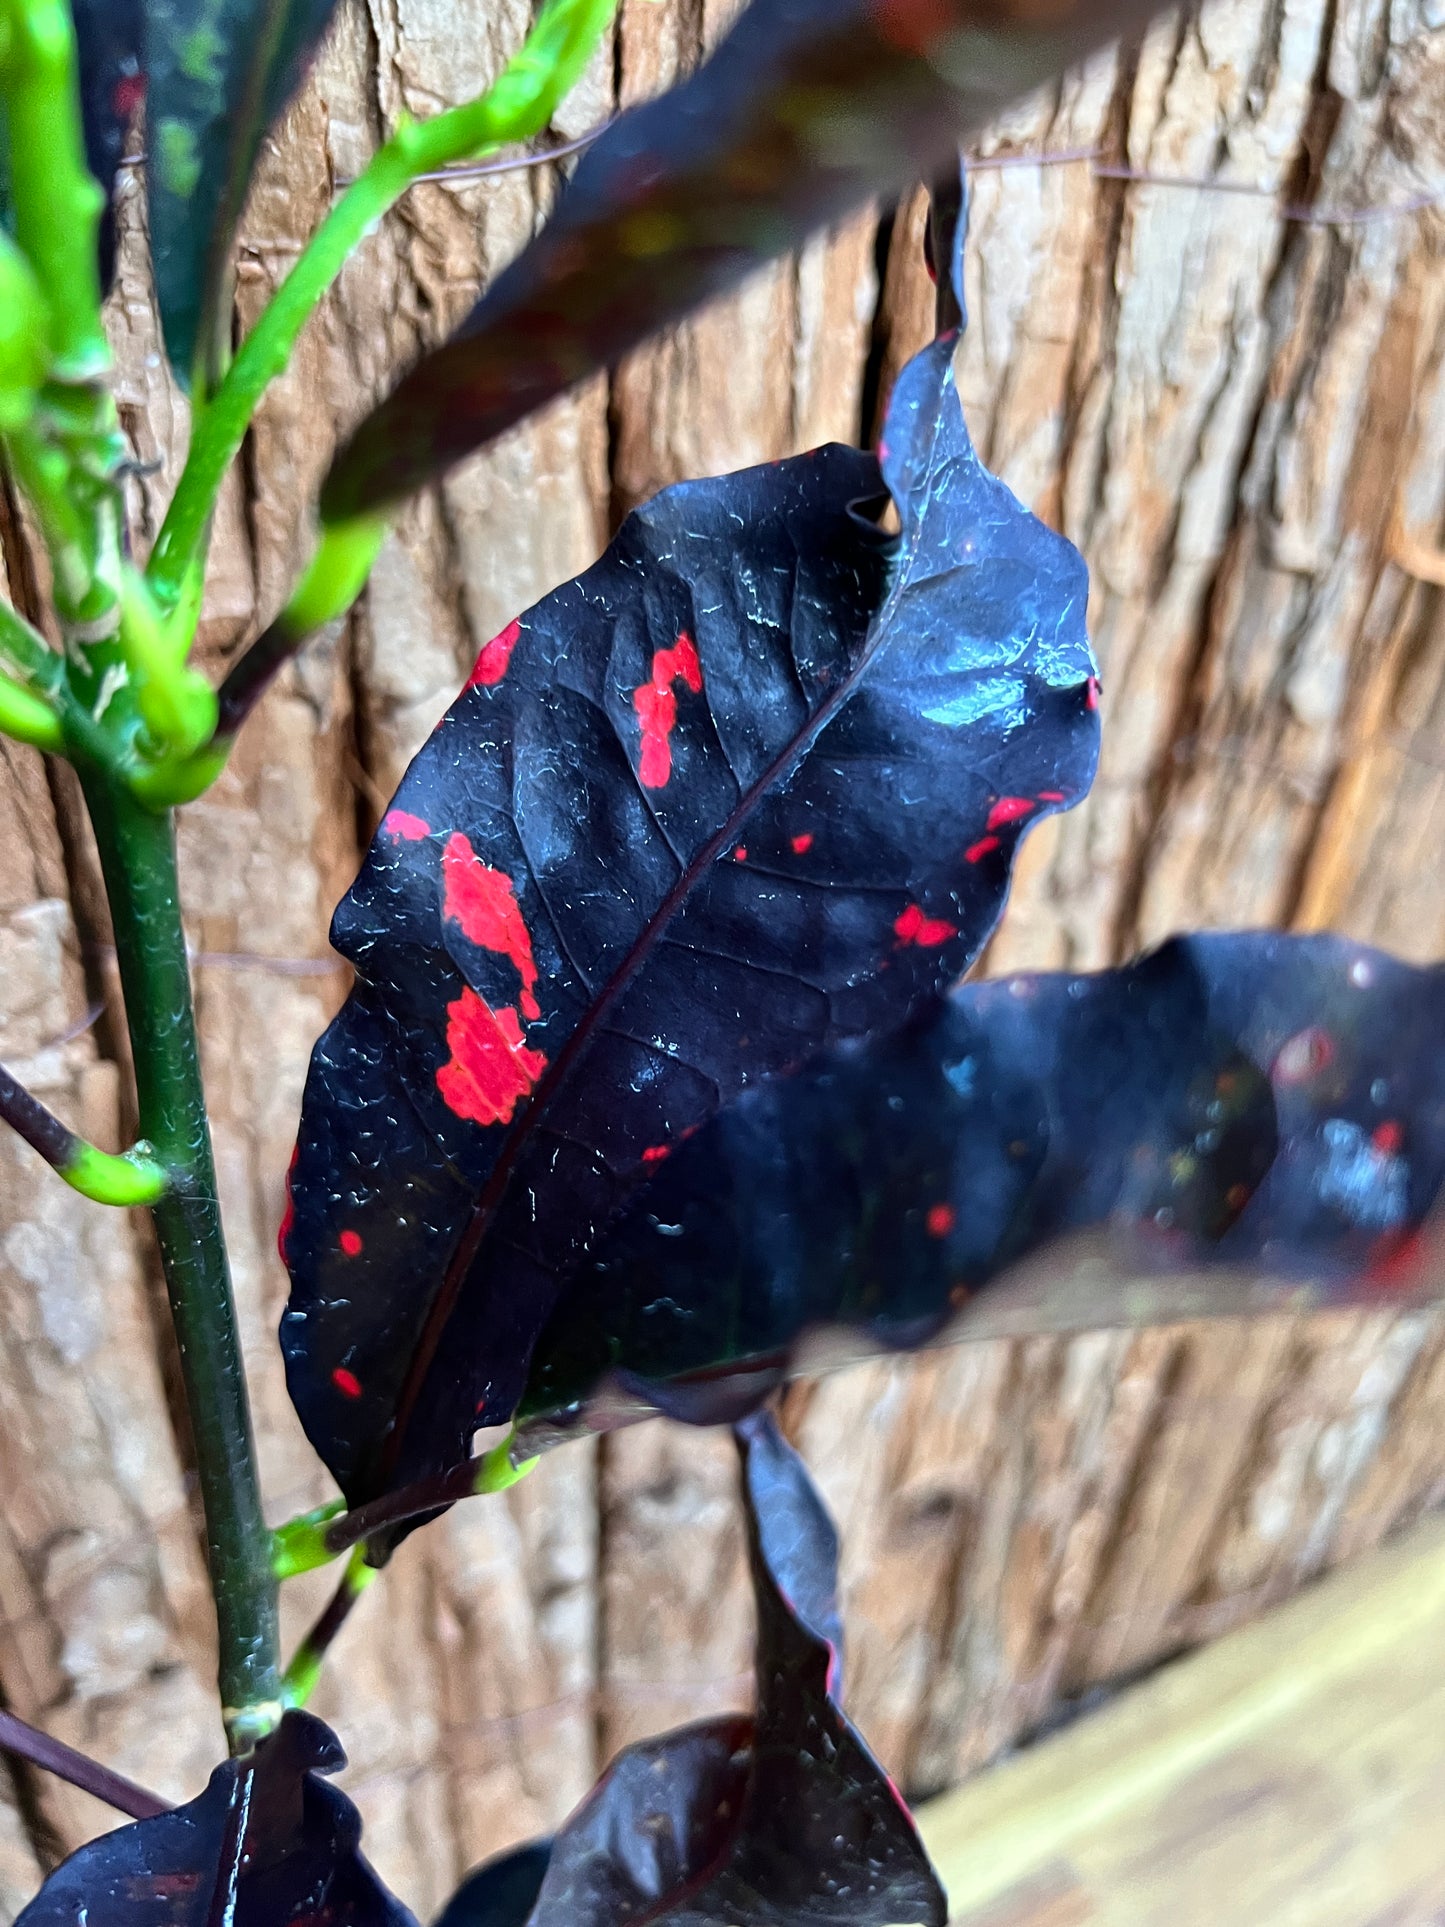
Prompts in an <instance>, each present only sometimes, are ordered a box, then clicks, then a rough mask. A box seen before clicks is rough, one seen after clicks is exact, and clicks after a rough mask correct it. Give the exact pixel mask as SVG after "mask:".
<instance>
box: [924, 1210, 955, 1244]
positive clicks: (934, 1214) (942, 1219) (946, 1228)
mask: <svg viewBox="0 0 1445 1927" xmlns="http://www.w3.org/2000/svg"><path fill="white" fill-rule="evenodd" d="M957 1215H958V1214H957V1213H956V1212H955V1211H954V1208H953V1206H952V1205H951V1204H931V1205H929V1207H928V1215H927V1217H925V1219H924V1220H923V1222H924V1224H925V1225H926V1226H927V1227H928V1235H929V1237H930V1238H946V1237H947V1236H948V1234H949V1232H950V1231H952V1229H953V1227H954V1225H955V1223H956V1222H957Z"/></svg>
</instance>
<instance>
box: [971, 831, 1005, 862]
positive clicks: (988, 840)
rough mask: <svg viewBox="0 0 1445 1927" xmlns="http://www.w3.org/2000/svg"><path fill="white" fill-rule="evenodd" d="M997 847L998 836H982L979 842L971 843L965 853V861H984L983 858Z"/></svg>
mask: <svg viewBox="0 0 1445 1927" xmlns="http://www.w3.org/2000/svg"><path fill="white" fill-rule="evenodd" d="M997 848H998V838H997V837H996V836H981V837H980V838H979V839H978V841H977V843H970V844H969V846H968V848H967V849H966V850H965V851H964V853H963V860H964V862H965V863H982V862H983V859H984V858H985V857H986V856H991V855H992V854H993V852H994V851H995V850H996V849H997Z"/></svg>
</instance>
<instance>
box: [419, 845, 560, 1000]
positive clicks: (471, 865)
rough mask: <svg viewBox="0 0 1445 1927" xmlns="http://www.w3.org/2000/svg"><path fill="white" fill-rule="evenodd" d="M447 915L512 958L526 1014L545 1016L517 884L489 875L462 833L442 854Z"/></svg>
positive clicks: (444, 911)
mask: <svg viewBox="0 0 1445 1927" xmlns="http://www.w3.org/2000/svg"><path fill="white" fill-rule="evenodd" d="M442 914H443V916H447V917H452V918H454V919H455V921H456V922H457V923H459V924H460V925H461V927H462V929H463V931H464V932H465V933H466V935H467V936H468V937H469V938H470V939H471V941H472V942H473V943H474V944H478V945H480V947H481V948H482V949H483V950H495V951H496V952H497V953H498V955H499V956H503V957H510V958H511V960H512V962H513V963H514V964H515V965H516V966H517V973H518V975H519V976H520V977H521V979H522V996H521V1005H522V1015H523V1016H524V1017H531V1018H537V1017H540V1016H541V1014H542V1012H541V1009H540V1007H539V1005H538V1003H537V999H536V997H535V996H534V995H533V991H534V990H535V988H536V984H537V965H536V963H535V961H534V960H533V957H532V939H531V937H530V936H529V935H528V932H527V926H526V924H525V923H524V922H523V921H522V913H521V911H520V910H519V909H518V908H517V897H516V892H515V891H514V890H513V888H512V879H511V878H510V877H509V876H504V875H503V874H502V872H501V871H500V870H489V869H488V868H487V866H486V864H485V863H483V862H482V859H481V858H480V857H479V856H478V855H477V853H476V851H475V850H474V849H473V848H472V846H471V844H470V843H469V842H468V841H467V839H466V837H464V836H463V835H462V833H461V831H460V830H456V831H453V833H452V835H451V836H449V837H448V838H447V847H446V849H445V850H444V851H443V852H442Z"/></svg>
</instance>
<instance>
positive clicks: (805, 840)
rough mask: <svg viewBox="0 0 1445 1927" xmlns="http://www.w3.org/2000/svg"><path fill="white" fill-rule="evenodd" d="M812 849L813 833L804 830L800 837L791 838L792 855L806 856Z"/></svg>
mask: <svg viewBox="0 0 1445 1927" xmlns="http://www.w3.org/2000/svg"><path fill="white" fill-rule="evenodd" d="M812 847H813V832H812V831H811V830H805V831H804V833H803V834H802V836H795V837H794V838H793V855H794V856H806V855H807V854H808V852H809V850H811V849H812Z"/></svg>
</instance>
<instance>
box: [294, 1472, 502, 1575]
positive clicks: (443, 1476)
mask: <svg viewBox="0 0 1445 1927" xmlns="http://www.w3.org/2000/svg"><path fill="white" fill-rule="evenodd" d="M536 1463H537V1461H536V1460H535V1459H523V1460H522V1461H521V1462H520V1464H517V1463H514V1462H513V1459H512V1440H511V1438H510V1437H509V1438H505V1439H503V1440H502V1442H501V1444H500V1445H494V1446H493V1447H492V1448H491V1450H490V1451H487V1452H483V1453H482V1455H481V1456H480V1457H479V1458H475V1459H468V1460H467V1462H466V1463H465V1464H464V1465H459V1466H456V1467H455V1468H454V1469H453V1470H452V1471H450V1472H442V1473H439V1474H437V1476H436V1477H434V1478H430V1479H418V1480H417V1482H416V1484H415V1485H403V1486H398V1488H397V1489H396V1491H394V1492H387V1493H383V1495H382V1496H381V1498H379V1499H370V1500H368V1501H367V1503H366V1504H365V1505H359V1506H356V1507H354V1508H353V1510H352V1511H350V1512H348V1511H347V1510H346V1509H345V1507H344V1505H342V1504H341V1502H340V1501H337V1502H335V1503H333V1504H331V1505H324V1506H320V1507H318V1508H317V1510H316V1511H315V1512H306V1513H303V1514H302V1515H301V1517H300V1518H297V1519H288V1520H287V1521H286V1523H285V1525H283V1526H278V1527H277V1528H276V1531H275V1532H274V1533H273V1535H272V1539H271V1548H272V1550H271V1563H272V1567H273V1569H274V1571H275V1573H276V1577H277V1578H278V1579H294V1578H296V1576H297V1575H298V1574H299V1573H303V1572H313V1571H315V1569H316V1567H317V1566H326V1565H329V1564H330V1563H331V1561H332V1560H333V1559H339V1558H340V1557H341V1555H342V1553H343V1552H349V1551H350V1550H351V1548H352V1547H353V1546H359V1545H361V1543H362V1542H363V1541H364V1540H367V1539H370V1538H372V1537H374V1536H375V1535H376V1534H378V1533H381V1532H385V1531H387V1530H388V1529H389V1528H390V1527H392V1526H398V1525H404V1524H405V1523H406V1521H407V1520H408V1519H419V1518H421V1517H422V1515H423V1514H425V1513H428V1512H439V1511H442V1510H444V1509H445V1508H446V1507H447V1506H449V1505H454V1504H456V1502H457V1501H458V1500H459V1499H473V1498H480V1497H481V1496H482V1495H483V1494H484V1493H495V1492H505V1491H506V1490H507V1489H508V1487H510V1486H514V1485H516V1483H517V1482H518V1480H519V1479H525V1478H526V1476H527V1474H528V1473H529V1472H530V1471H531V1470H532V1468H533V1466H534V1465H535V1464H536Z"/></svg>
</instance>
